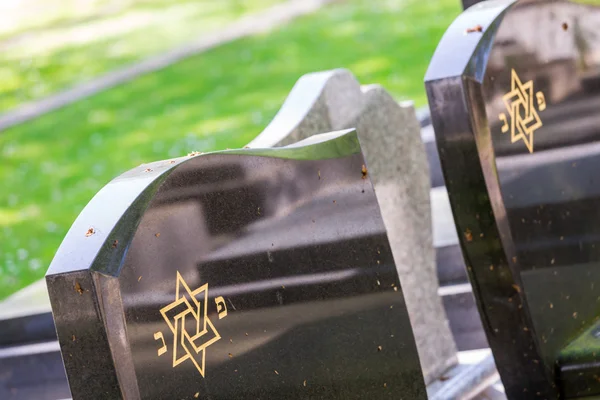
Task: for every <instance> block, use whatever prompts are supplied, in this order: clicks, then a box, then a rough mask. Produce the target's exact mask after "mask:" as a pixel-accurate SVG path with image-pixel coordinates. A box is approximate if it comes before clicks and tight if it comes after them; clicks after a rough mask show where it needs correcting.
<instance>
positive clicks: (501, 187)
mask: <svg viewBox="0 0 600 400" xmlns="http://www.w3.org/2000/svg"><path fill="white" fill-rule="evenodd" d="M426 81H427V83H426V86H427V92H428V96H429V102H430V108H431V112H432V120H433V125H434V128H435V131H436V137H437V144H438V148H439V152H440V159H441V163H442V167H443V169H444V174H445V179H446V185H447V187H448V192H449V194H450V201H451V204H452V208H453V213H454V216H455V221H456V225H457V230H458V232H459V237H460V239H461V245H462V248H463V252H464V256H465V259H466V263H467V265H468V266H469V275H470V278H471V280H472V282H473V284H474V286H475V288H476V290H474V292H475V294H476V297H477V300H478V303H479V307H480V311H481V312H482V320H483V322H484V327H485V328H486V330H487V335H488V340H489V342H490V345H491V347H492V349H493V351H494V356H495V357H496V362H497V364H498V369H499V371H500V374H501V376H502V380H503V383H504V385H505V387H506V390H507V393H508V394H509V398H515V399H516V398H529V397H531V398H538V397H536V395H537V393H539V397H541V398H557V397H558V396H559V395H560V396H562V397H567V398H569V397H576V396H583V395H594V394H596V395H597V394H600V384H599V383H598V376H600V343H598V341H600V339H598V338H600V335H598V334H596V326H595V321H596V320H597V319H598V318H599V316H600V272H598V271H600V270H599V269H598V262H599V261H600V206H599V205H600V201H599V200H600V199H599V197H600V181H599V178H598V176H599V175H598V171H600V145H599V141H598V140H599V139H600V128H599V126H600V124H599V117H598V106H599V105H600V8H598V7H594V6H591V5H584V4H575V3H568V2H564V1H554V2H548V1H522V2H518V3H516V4H513V2H512V1H488V2H483V3H481V4H479V5H476V6H474V7H472V8H470V9H469V10H467V11H466V12H465V13H463V14H462V15H461V16H459V17H458V18H457V20H456V21H455V22H454V23H453V25H452V26H451V27H450V28H449V30H448V31H447V33H446V35H445V36H444V38H443V39H442V41H441V42H440V45H439V47H438V49H437V50H436V53H435V55H434V57H433V60H432V62H431V65H430V67H429V70H428V72H427V76H426ZM597 337H598V338H597Z"/></svg>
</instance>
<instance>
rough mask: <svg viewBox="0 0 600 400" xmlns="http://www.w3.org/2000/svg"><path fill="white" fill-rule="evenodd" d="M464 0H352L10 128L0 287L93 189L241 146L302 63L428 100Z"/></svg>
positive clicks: (58, 235) (32, 262) (30, 262)
mask: <svg viewBox="0 0 600 400" xmlns="http://www.w3.org/2000/svg"><path fill="white" fill-rule="evenodd" d="M459 12H460V2H459V1H457V0H429V1H422V0H397V1H381V0H378V1H374V0H348V1H347V2H343V3H335V4H332V5H330V6H328V7H326V8H324V9H322V10H320V11H319V12H317V13H316V14H314V15H310V16H306V17H303V18H300V19H297V20H295V21H293V22H291V23H289V24H288V25H287V26H285V27H282V28H279V29H277V30H275V31H273V32H270V33H268V34H264V35H260V36H254V37H248V38H245V39H242V40H238V41H235V42H232V43H229V44H226V45H223V46H221V47H218V48H215V49H213V50H211V51H208V52H205V53H202V54H199V55H197V56H195V57H192V58H189V59H187V60H185V61H183V62H180V63H178V64H176V65H173V66H170V67H168V68H165V69H164V70H161V71H159V72H156V73H152V74H148V75H145V76H142V77H140V78H138V79H136V80H134V81H132V82H130V83H128V84H125V85H122V86H119V87H116V88H114V89H111V90H108V91H105V92H103V93H100V94H98V95H96V96H93V97H91V98H88V99H85V100H83V101H79V102H77V103H76V104H73V105H71V106H68V107H65V108H63V109H60V110H58V111H55V112H53V113H50V114H46V115H44V116H42V117H40V118H38V119H36V120H34V121H31V122H28V123H25V124H22V125H19V126H16V127H14V128H11V129H9V130H7V131H5V132H3V133H2V134H0V149H1V152H2V153H1V155H2V160H3V161H2V163H3V167H2V168H1V169H0V182H1V183H0V243H2V251H1V253H0V298H1V297H4V296H6V295H7V294H9V293H10V292H12V291H14V290H16V289H18V288H20V287H23V286H25V285H27V284H29V283H31V282H32V281H34V280H36V279H39V278H41V277H42V276H43V275H44V273H45V271H46V269H47V267H48V265H49V263H50V261H51V259H52V257H53V255H54V252H55V251H56V249H57V247H58V245H59V244H60V242H61V240H62V238H63V237H64V235H65V234H66V232H67V230H68V229H69V226H70V225H71V223H72V222H73V220H74V219H75V217H76V216H77V214H78V213H79V212H80V211H81V210H82V209H83V207H84V206H85V205H86V203H87V202H88V201H89V200H90V199H91V198H92V197H93V196H94V194H95V193H96V192H97V191H98V190H99V189H100V188H101V187H102V186H103V185H105V184H106V183H107V182H109V181H110V180H111V179H112V178H114V177H115V176H117V175H118V174H120V173H122V172H124V171H126V170H128V169H130V168H132V167H134V166H136V165H139V164H141V163H144V162H150V161H155V160H160V159H164V158H169V157H175V156H182V155H185V154H187V153H188V152H190V151H193V150H198V151H209V150H216V149H224V148H227V147H229V148H234V147H241V146H244V145H245V144H246V143H248V142H249V141H250V140H251V139H253V138H254V137H255V136H256V135H257V134H258V133H260V132H261V130H262V129H263V128H264V127H265V126H266V125H267V124H268V123H269V121H270V120H271V119H272V117H273V116H274V115H275V113H276V112H277V110H278V109H279V107H280V105H281V104H282V102H283V100H284V99H285V97H286V95H287V94H288V93H289V91H290V89H291V88H292V86H293V85H294V83H295V81H296V80H297V79H298V78H299V77H300V76H301V75H303V74H305V73H308V72H312V71H319V70H326V69H331V68H337V67H345V68H349V69H350V70H352V71H353V72H354V73H355V74H356V75H357V77H358V78H359V80H360V81H361V82H362V83H380V84H382V85H383V86H384V87H386V88H387V89H388V90H390V91H391V92H392V93H393V94H395V95H396V96H397V97H398V99H414V100H415V102H416V104H417V105H418V106H422V105H424V104H426V100H425V92H424V87H423V76H424V74H425V70H426V68H427V65H428V63H429V60H430V58H431V56H432V54H433V52H434V50H435V48H436V45H437V43H438V41H439V40H440V38H441V37H442V35H443V33H444V32H445V30H446V28H447V27H448V26H449V24H450V23H451V22H452V20H453V19H454V18H455V17H456V16H457V15H458V13H459Z"/></svg>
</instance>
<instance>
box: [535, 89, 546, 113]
mask: <svg viewBox="0 0 600 400" xmlns="http://www.w3.org/2000/svg"><path fill="white" fill-rule="evenodd" d="M535 97H536V98H537V103H538V110H540V111H544V110H545V109H546V98H545V97H544V93H542V92H537V93H536V94H535Z"/></svg>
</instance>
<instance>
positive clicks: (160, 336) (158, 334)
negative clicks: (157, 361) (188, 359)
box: [154, 332, 167, 357]
mask: <svg viewBox="0 0 600 400" xmlns="http://www.w3.org/2000/svg"><path fill="white" fill-rule="evenodd" d="M158 339H160V340H162V344H163V345H162V347H161V348H160V349H158V356H159V357H160V356H162V355H163V354H165V353H166V352H167V345H166V344H165V338H164V337H163V334H162V332H156V333H155V334H154V340H158Z"/></svg>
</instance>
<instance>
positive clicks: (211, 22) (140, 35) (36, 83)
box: [0, 0, 282, 112]
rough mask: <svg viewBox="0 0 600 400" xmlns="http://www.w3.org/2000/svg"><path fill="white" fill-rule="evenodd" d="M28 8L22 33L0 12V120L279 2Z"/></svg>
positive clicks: (46, 2)
mask: <svg viewBox="0 0 600 400" xmlns="http://www.w3.org/2000/svg"><path fill="white" fill-rule="evenodd" d="M21 1H23V0H21ZM26 1H28V2H30V3H32V4H30V5H29V6H30V7H33V10H30V12H29V13H25V11H26V10H20V11H21V13H22V14H24V15H22V16H21V18H20V20H19V25H18V26H19V27H21V29H26V28H27V30H26V31H25V32H23V31H18V30H16V29H15V28H13V29H9V28H10V27H11V25H10V24H8V22H9V21H10V20H7V21H3V19H2V18H7V19H8V18H9V17H10V15H9V16H6V15H2V13H1V11H2V10H1V9H0V112H2V111H6V110H8V109H10V108H13V107H16V106H17V105H19V104H20V103H22V102H26V101H31V100H35V99H39V98H41V97H44V96H48V95H50V94H52V93H55V92H56V91H58V90H62V89H66V88H68V87H71V86H73V85H75V84H77V83H80V82H82V81H86V80H89V79H91V78H94V77H97V76H99V75H102V74H105V73H107V72H109V71H111V70H113V69H115V68H118V67H122V66H124V65H126V64H130V63H134V62H135V61H139V60H140V59H143V58H144V57H148V56H150V55H154V54H156V53H159V52H161V51H165V50H168V49H170V48H172V47H174V46H177V45H180V44H183V43H186V42H189V41H192V40H195V39H197V38H198V37H200V35H202V34H206V33H208V32H211V31H215V30H216V29H218V28H223V27H224V26H225V25H226V24H228V23H231V22H232V21H234V20H235V19H238V18H240V17H241V16H243V15H245V14H248V13H252V12H256V11H259V10H261V9H265V8H267V7H268V6H271V5H273V4H275V3H280V2H281V1H282V0H128V1H125V0H119V1H114V0H113V1H108V0H96V1H89V0H85V1H81V0H26ZM81 3H83V4H85V5H86V7H82V6H81ZM78 4H79V7H77V5H78ZM35 10H38V12H36V11H35ZM15 14H16V12H15ZM46 14H47V15H46ZM3 22H4V25H3V24H2V23H3Z"/></svg>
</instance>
